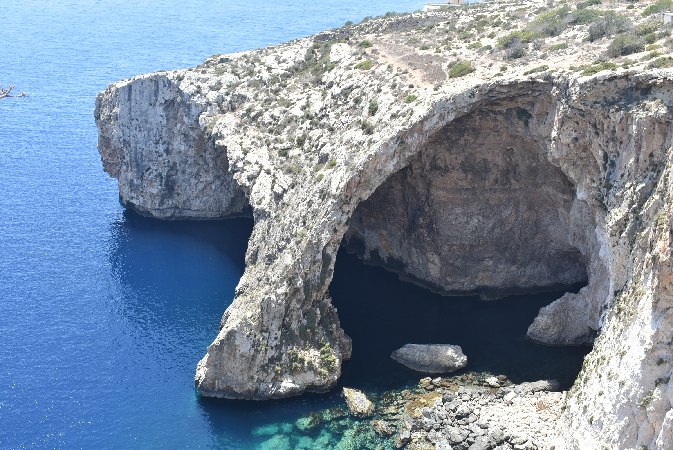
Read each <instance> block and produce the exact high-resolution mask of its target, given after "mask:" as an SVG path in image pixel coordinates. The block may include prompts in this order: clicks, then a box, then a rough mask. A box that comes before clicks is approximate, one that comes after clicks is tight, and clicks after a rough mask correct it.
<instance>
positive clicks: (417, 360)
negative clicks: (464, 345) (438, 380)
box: [390, 344, 467, 373]
mask: <svg viewBox="0 0 673 450" xmlns="http://www.w3.org/2000/svg"><path fill="white" fill-rule="evenodd" d="M390 357H391V358H392V359H394V360H395V361H397V362H398V363H400V364H404V365H405V366H407V367H409V368H410V369H413V370H416V371H418V372H424V373H448V372H455V371H456V370H458V369H462V368H463V367H465V366H466V365H467V356H465V355H464V354H463V349H461V348H460V346H459V345H449V344H406V345H404V346H403V347H401V348H398V349H397V350H395V351H394V352H393V353H392V354H391V355H390Z"/></svg>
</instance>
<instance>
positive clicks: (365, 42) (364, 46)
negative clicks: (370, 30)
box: [360, 40, 374, 48]
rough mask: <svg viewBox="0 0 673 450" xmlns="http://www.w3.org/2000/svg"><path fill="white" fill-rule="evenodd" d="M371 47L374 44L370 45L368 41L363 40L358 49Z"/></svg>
mask: <svg viewBox="0 0 673 450" xmlns="http://www.w3.org/2000/svg"><path fill="white" fill-rule="evenodd" d="M373 46H374V44H372V43H371V41H368V40H364V41H362V42H360V47H363V48H370V47H373Z"/></svg>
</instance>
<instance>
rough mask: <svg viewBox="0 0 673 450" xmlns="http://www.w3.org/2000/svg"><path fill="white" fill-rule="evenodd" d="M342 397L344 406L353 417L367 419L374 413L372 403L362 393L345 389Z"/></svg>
mask: <svg viewBox="0 0 673 450" xmlns="http://www.w3.org/2000/svg"><path fill="white" fill-rule="evenodd" d="M344 397H345V398H346V406H348V409H349V410H350V412H351V414H353V415H354V416H356V417H368V416H371V415H372V414H373V413H374V403H372V402H371V400H369V399H368V398H367V396H366V395H365V394H364V393H363V392H362V391H358V390H357V389H351V388H347V387H345V388H344Z"/></svg>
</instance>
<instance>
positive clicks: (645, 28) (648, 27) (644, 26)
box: [636, 21, 659, 36]
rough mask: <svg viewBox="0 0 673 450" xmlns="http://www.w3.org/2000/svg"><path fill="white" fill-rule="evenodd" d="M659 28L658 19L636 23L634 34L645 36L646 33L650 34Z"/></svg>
mask: <svg viewBox="0 0 673 450" xmlns="http://www.w3.org/2000/svg"><path fill="white" fill-rule="evenodd" d="M658 29H659V21H656V22H654V21H648V22H645V23H641V24H640V25H638V28H636V34H637V35H638V36H645V35H647V34H652V33H654V32H655V31H657V30H658Z"/></svg>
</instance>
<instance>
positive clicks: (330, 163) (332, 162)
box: [326, 159, 336, 169]
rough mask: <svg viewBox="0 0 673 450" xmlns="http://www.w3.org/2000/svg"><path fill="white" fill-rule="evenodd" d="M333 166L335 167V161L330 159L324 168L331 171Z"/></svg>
mask: <svg viewBox="0 0 673 450" xmlns="http://www.w3.org/2000/svg"><path fill="white" fill-rule="evenodd" d="M334 166H336V159H330V160H329V161H328V162H327V166H326V167H327V168H328V169H332V168H333V167H334Z"/></svg>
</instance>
